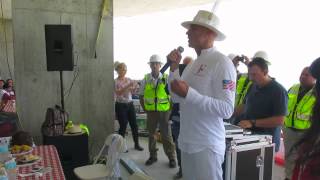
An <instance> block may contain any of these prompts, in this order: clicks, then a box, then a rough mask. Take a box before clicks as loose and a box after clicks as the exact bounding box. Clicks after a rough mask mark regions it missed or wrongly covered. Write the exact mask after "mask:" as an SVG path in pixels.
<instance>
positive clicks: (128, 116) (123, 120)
mask: <svg viewBox="0 0 320 180" xmlns="http://www.w3.org/2000/svg"><path fill="white" fill-rule="evenodd" d="M115 70H116V71H117V73H118V77H117V78H116V79H115V101H116V105H115V106H116V108H115V109H116V116H117V119H118V121H119V125H120V128H119V134H120V135H122V137H125V133H126V129H127V124H128V122H129V125H130V127H131V131H132V137H133V141H134V148H135V149H136V150H138V151H143V148H142V147H141V146H140V145H139V138H138V126H137V121H136V112H135V109H134V105H133V101H132V91H134V89H135V88H136V86H137V83H136V82H135V81H133V80H131V79H130V78H127V77H125V75H126V73H127V66H126V64H125V63H118V62H116V63H115Z"/></svg>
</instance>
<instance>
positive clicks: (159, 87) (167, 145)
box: [140, 54, 176, 168]
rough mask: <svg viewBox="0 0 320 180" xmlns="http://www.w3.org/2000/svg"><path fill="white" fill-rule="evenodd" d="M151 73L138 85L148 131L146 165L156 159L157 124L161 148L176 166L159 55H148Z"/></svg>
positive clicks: (170, 163)
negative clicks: (147, 157) (148, 154)
mask: <svg viewBox="0 0 320 180" xmlns="http://www.w3.org/2000/svg"><path fill="white" fill-rule="evenodd" d="M149 65H150V68H151V73H148V74H146V75H145V77H144V79H143V80H142V82H141V86H140V104H141V106H142V107H143V109H144V111H145V112H146V113H147V129H148V132H149V153H150V157H149V159H148V160H147V161H146V163H145V164H146V165H151V164H153V163H154V162H156V161H157V160H158V159H157V150H158V149H157V147H156V140H155V135H156V130H157V127H158V124H159V128H160V134H161V140H162V144H163V149H164V152H165V153H166V155H167V156H168V158H169V167H170V168H175V167H176V160H175V159H176V153H175V145H174V143H173V139H172V134H171V128H170V126H169V115H170V106H171V105H170V96H169V92H168V91H167V90H166V85H167V81H168V75H167V74H161V72H160V67H161V59H160V56H159V55H156V54H155V55H152V56H151V57H150V61H149Z"/></svg>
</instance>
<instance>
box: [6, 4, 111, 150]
mask: <svg viewBox="0 0 320 180" xmlns="http://www.w3.org/2000/svg"><path fill="white" fill-rule="evenodd" d="M102 4H103V0H13V3H12V7H13V14H12V19H13V20H12V21H13V36H14V39H13V42H14V44H13V46H14V65H15V69H14V73H15V81H16V94H17V106H18V107H17V108H18V112H19V115H20V119H21V122H22V125H23V127H24V129H25V130H27V131H31V132H32V134H33V136H34V137H35V139H36V141H38V142H39V141H40V139H41V138H40V137H41V136H40V135H41V134H40V127H41V124H42V122H43V121H44V118H45V112H46V108H47V107H50V106H53V105H55V104H60V81H59V72H47V70H46V48H45V31H44V25H45V24H71V25H72V36H73V51H74V63H75V69H74V71H73V72H72V71H65V72H63V78H64V86H65V93H67V90H68V89H69V88H70V87H71V84H72V81H73V80H74V79H75V80H74V84H73V86H72V88H71V90H70V93H67V94H66V95H65V109H66V110H67V111H68V112H69V113H70V119H71V120H72V121H74V122H79V123H80V122H82V123H85V124H87V125H88V126H89V128H90V130H91V133H90V138H89V141H90V142H89V143H90V150H91V152H93V153H95V152H96V150H97V148H99V147H100V146H101V145H102V144H103V141H104V139H105V137H106V136H107V135H108V134H110V133H111V132H113V121H114V105H113V104H114V103H113V13H112V0H108V4H109V7H110V11H109V13H108V14H107V16H105V17H104V18H103V21H102V25H101V32H100V39H99V42H98V45H97V50H96V52H97V58H93V54H94V53H93V52H94V51H93V47H94V44H95V39H96V37H97V32H98V25H99V23H100V13H101V9H102ZM75 77H76V78H75Z"/></svg>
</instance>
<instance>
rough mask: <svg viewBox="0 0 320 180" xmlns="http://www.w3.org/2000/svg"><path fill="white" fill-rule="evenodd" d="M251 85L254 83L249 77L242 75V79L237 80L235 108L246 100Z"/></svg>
mask: <svg viewBox="0 0 320 180" xmlns="http://www.w3.org/2000/svg"><path fill="white" fill-rule="evenodd" d="M251 85H252V81H250V80H249V79H248V75H247V74H241V75H240V78H239V79H238V80H237V90H236V100H235V107H237V106H239V105H241V104H243V101H244V98H245V97H246V95H247V93H248V90H249V88H250V87H251Z"/></svg>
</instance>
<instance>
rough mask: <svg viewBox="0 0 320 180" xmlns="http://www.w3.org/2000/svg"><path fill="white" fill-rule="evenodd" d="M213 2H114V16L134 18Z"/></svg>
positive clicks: (140, 0) (144, 0)
mask: <svg viewBox="0 0 320 180" xmlns="http://www.w3.org/2000/svg"><path fill="white" fill-rule="evenodd" d="M214 1H215V0H114V1H113V8H114V10H113V11H114V12H113V13H114V16H116V17H117V16H135V15H140V14H147V13H153V12H159V11H167V10H172V9H177V8H183V7H190V6H198V5H202V4H208V3H213V2H214Z"/></svg>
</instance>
